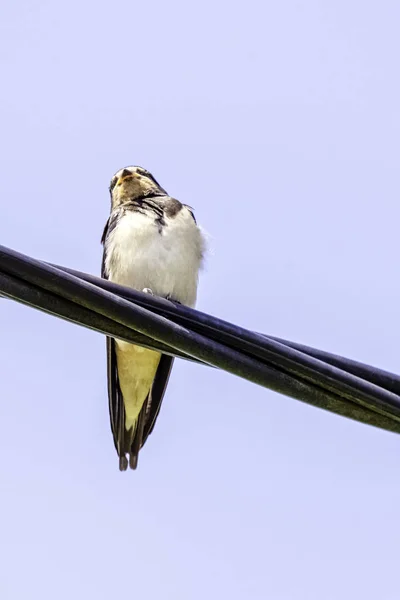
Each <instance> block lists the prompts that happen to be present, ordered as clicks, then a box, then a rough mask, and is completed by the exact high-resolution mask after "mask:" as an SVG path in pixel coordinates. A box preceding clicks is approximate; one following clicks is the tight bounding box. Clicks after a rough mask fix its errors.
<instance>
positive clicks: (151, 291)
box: [142, 288, 154, 296]
mask: <svg viewBox="0 0 400 600" xmlns="http://www.w3.org/2000/svg"><path fill="white" fill-rule="evenodd" d="M142 292H143V293H144V294H150V296H154V294H153V290H151V289H150V288H143V289H142Z"/></svg>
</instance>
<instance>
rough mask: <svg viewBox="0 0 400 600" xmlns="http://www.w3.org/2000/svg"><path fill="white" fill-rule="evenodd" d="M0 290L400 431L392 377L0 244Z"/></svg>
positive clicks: (399, 386) (397, 386) (398, 389)
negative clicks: (46, 261) (35, 257)
mask: <svg viewBox="0 0 400 600" xmlns="http://www.w3.org/2000/svg"><path fill="white" fill-rule="evenodd" d="M0 292H1V293H2V294H3V295H4V296H6V297H8V298H12V299H14V300H16V301H18V302H22V303H23V304H27V305H29V306H32V307H34V308H37V309H39V310H42V311H44V312H47V313H50V314H52V315H55V316H58V317H61V318H63V319H66V320H68V321H71V322H74V323H77V324H79V325H82V326H84V327H88V328H90V329H92V330H95V331H98V332H100V333H103V334H106V335H110V336H113V337H118V338H121V339H124V340H126V341H129V342H134V343H137V344H139V345H142V346H145V347H147V348H152V349H155V350H160V351H162V352H163V353H166V354H170V355H172V356H178V357H180V358H184V359H187V360H194V361H197V362H200V363H203V364H206V365H209V366H213V367H217V368H220V369H223V370H225V371H227V372H229V373H232V374H235V375H238V376H240V377H243V378H245V379H248V380H249V381H252V382H253V383H257V384H259V385H262V386H264V387H266V388H269V389H271V390H273V391H276V392H278V393H281V394H285V395H287V396H290V397H292V398H296V399H298V400H301V401H303V402H306V403H308V404H311V405H313V406H318V407H320V408H324V409H326V410H329V411H331V412H334V413H337V414H339V415H342V416H346V417H349V418H352V419H355V420H358V421H361V422H363V423H368V424H370V425H374V426H377V427H380V428H382V429H386V430H389V431H393V432H396V433H400V377H399V376H397V375H394V374H392V373H388V372H386V371H383V370H380V369H376V368H374V367H370V366H367V365H363V364H361V363H358V362H356V361H351V360H349V359H345V358H342V357H339V356H336V355H332V354H329V353H327V352H323V351H319V350H315V349H313V348H309V347H307V346H302V345H300V344H295V343H293V342H288V341H286V340H282V339H279V338H275V337H271V336H267V335H263V334H259V333H255V332H252V331H248V330H246V329H243V328H241V327H238V326H236V325H233V324H231V323H228V322H226V321H223V320H221V319H218V318H216V317H212V316H210V315H208V314H205V313H201V312H199V311H196V310H194V309H190V308H188V307H185V306H182V305H178V304H174V303H173V302H170V301H168V300H165V299H162V298H157V297H154V296H151V295H149V294H144V293H142V292H138V291H136V290H132V289H130V288H125V287H122V286H119V285H117V284H115V283H112V282H109V281H107V280H104V279H101V278H99V277H95V276H93V275H88V274H85V273H80V272H79V271H74V270H72V269H67V268H64V267H58V266H55V265H51V264H48V263H44V262H41V261H38V260H35V259H33V258H31V257H28V256H25V255H23V254H20V253H18V252H15V251H13V250H10V249H9V248H5V247H3V246H0Z"/></svg>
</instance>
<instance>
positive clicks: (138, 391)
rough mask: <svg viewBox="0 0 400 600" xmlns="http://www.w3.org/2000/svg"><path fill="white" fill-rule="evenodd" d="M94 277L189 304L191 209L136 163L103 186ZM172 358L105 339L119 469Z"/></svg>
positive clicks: (198, 255)
mask: <svg viewBox="0 0 400 600" xmlns="http://www.w3.org/2000/svg"><path fill="white" fill-rule="evenodd" d="M109 191H110V197H111V212H110V216H109V218H108V220H107V223H106V226H105V228H104V232H103V236H102V238H101V243H102V244H103V261H102V268H101V276H102V277H103V278H105V279H108V280H109V281H113V282H115V283H119V284H120V285H124V286H127V287H131V288H133V289H135V290H139V291H144V292H147V293H151V294H153V295H155V296H160V297H162V298H167V299H170V300H172V301H174V302H178V303H180V304H185V305H187V306H190V307H194V306H195V303H196V296H197V285H198V276H199V271H200V268H201V266H202V262H203V256H204V249H205V243H204V237H203V234H202V232H201V229H200V228H199V227H198V225H197V223H196V219H195V217H194V214H193V209H192V208H191V207H189V206H187V205H186V204H182V203H181V202H179V200H176V199H175V198H171V197H170V196H169V195H168V194H167V192H166V191H165V189H163V188H162V187H161V186H160V185H159V184H158V183H157V181H156V180H155V179H154V177H153V175H151V173H149V172H148V171H146V169H143V168H142V167H137V166H136V167H125V168H123V169H120V170H119V171H118V172H117V173H116V174H115V175H114V176H113V178H112V179H111V183H110V188H109ZM173 360H174V359H173V358H172V357H171V356H167V355H165V354H164V355H163V354H160V353H159V352H155V351H153V350H149V349H147V348H143V347H140V346H136V345H134V344H130V343H128V342H125V341H122V340H119V339H115V338H112V337H107V378H108V401H109V412H110V422H111V431H112V434H113V437H114V444H115V448H116V451H117V453H118V456H119V468H120V471H126V470H127V468H128V464H129V466H130V468H131V469H136V467H137V464H138V455H139V451H140V449H141V448H142V447H143V445H144V444H145V442H146V440H147V438H148V436H149V435H150V433H151V432H152V430H153V428H154V425H155V422H156V420H157V417H158V414H159V411H160V406H161V402H162V400H163V397H164V393H165V389H166V387H167V384H168V379H169V376H170V372H171V368H172V364H173Z"/></svg>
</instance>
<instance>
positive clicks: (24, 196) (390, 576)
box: [0, 0, 400, 600]
mask: <svg viewBox="0 0 400 600" xmlns="http://www.w3.org/2000/svg"><path fill="white" fill-rule="evenodd" d="M399 19H400V5H399V3H398V2H396V1H395V0H392V1H390V0H387V1H386V0H383V1H382V2H379V3H378V2H372V1H370V0H367V1H365V0H364V1H361V0H350V1H349V0H335V1H334V2H333V1H331V2H327V1H326V0H320V1H313V0H308V1H299V0H297V1H296V0H283V1H280V2H271V1H268V2H263V1H261V0H259V1H257V2H254V1H249V2H245V3H242V2H240V3H239V2H235V1H233V2H232V1H229V2H228V1H220V2H211V1H210V0H204V1H203V2H201V3H200V2H198V3H196V4H194V3H191V2H184V1H183V0H181V1H178V0H171V1H169V2H163V1H162V0H153V1H152V0H147V1H146V2H140V3H139V2H134V1H132V0H130V1H128V0H126V1H117V2H115V3H111V2H94V1H90V0H89V1H88V2H76V1H75V0H72V1H70V2H52V1H50V0H47V1H46V0H29V1H28V0H25V1H22V0H13V1H11V0H5V1H4V2H3V3H2V7H1V15H0V46H1V72H2V76H1V80H2V93H1V99H0V103H1V111H0V121H1V136H0V177H1V201H2V207H3V208H2V211H1V219H0V233H1V243H2V244H4V245H7V246H11V247H12V248H14V249H16V250H19V251H21V252H24V253H27V254H30V255H32V256H34V257H37V258H41V259H44V260H48V261H52V262H55V263H60V264H64V265H68V266H70V267H75V268H78V269H80V270H83V271H88V272H91V273H99V271H100V263H101V253H102V249H101V246H100V236H101V233H102V229H103V226H104V223H105V221H106V218H107V216H108V212H109V197H108V184H109V180H110V178H111V176H112V175H113V173H114V172H115V171H116V170H118V169H119V168H121V167H122V166H125V165H130V164H139V165H142V166H144V167H146V168H147V169H149V170H150V171H151V172H153V174H154V175H155V177H156V178H157V179H158V180H159V181H160V183H161V184H162V185H163V186H164V187H165V188H166V189H167V190H168V192H169V193H170V194H172V195H174V196H175V197H177V198H179V199H180V200H182V201H183V202H186V203H188V204H190V205H191V206H193V207H194V208H195V213H196V216H197V219H198V221H199V223H200V224H201V225H202V226H203V227H204V229H205V230H206V231H207V232H209V234H210V237H211V240H210V246H211V251H210V252H209V255H208V259H207V263H206V267H205V270H204V272H203V275H202V277H201V280H200V292H199V300H198V307H199V308H200V309H201V310H203V311H206V312H210V313H212V314H215V315H218V316H219V317H221V318H224V319H226V320H230V321H233V322H235V323H237V324H240V325H242V326H245V327H248V328H250V329H256V330H258V331H263V332H265V333H269V334H273V335H277V336H281V337H284V338H287V339H290V340H293V341H298V342H302V343H305V344H308V345H311V346H314V347H318V348H322V349H324V350H327V351H331V352H335V353H338V354H341V355H343V356H348V357H350V358H354V359H357V360H360V361H363V362H366V363H369V364H372V365H376V366H379V367H382V368H385V369H388V370H392V371H394V372H397V373H398V372H399V371H400V363H399V339H400V320H399V306H400V283H399V268H398V256H399V218H400V211H399V191H400V184H399V166H398V165H399V157H400V152H399V146H400V141H399V140H400V117H399V106H400V84H399V53H400V38H399ZM0 331H1V339H2V343H1V346H0V361H1V379H0V396H1V402H0V472H1V483H0V489H1V494H0V506H1V513H0V514H1V523H0V564H1V575H0V596H1V598H2V600H3V599H4V600H20V599H24V600H25V599H27V598H28V599H30V598H33V599H36V598H37V599H40V600H47V599H49V600H50V599H51V600H53V599H54V598H57V600H70V598H75V599H77V600H81V599H85V600H87V599H88V598H96V599H98V600H103V599H109V598H113V599H114V600H115V599H118V598H121V599H122V598H123V599H124V600H126V599H127V598H150V599H153V598H154V599H158V598H163V599H164V598H165V599H171V600H181V599H182V600H187V599H190V600H192V599H193V600H203V599H204V598H210V599H214V598H215V599H220V598H232V599H234V600H236V599H242V598H251V599H255V600H258V599H260V600H261V599H262V600H264V599H265V598H273V599H274V600H320V599H321V598H323V599H324V600H337V598H344V599H346V600H347V599H353V598H363V600H369V599H376V598H379V599H380V600H392V599H393V600H395V599H396V600H397V599H398V598H399V584H398V581H399V577H398V567H399V559H400V548H399V539H400V520H399V506H400V437H399V436H396V435H393V434H390V433H387V432H383V431H380V430H375V429H373V428H370V427H367V426H364V425H361V424H359V423H354V422H352V421H349V420H346V419H343V418H340V417H337V416H335V415H332V414H330V413H327V412H324V411H321V410H318V409H315V408H312V407H309V406H307V405H303V404H301V403H300V402H297V401H295V400H292V399H289V398H286V397H284V396H279V395H277V394H275V393H272V392H269V391H267V390H264V389H262V388H259V387H257V386H255V385H253V384H251V383H248V382H246V381H243V380H240V379H238V378H236V377H233V376H231V375H229V374H226V373H224V372H219V371H216V370H213V369H208V368H206V367H199V366H196V365H191V364H188V363H184V362H181V361H177V362H176V364H175V367H174V370H173V374H172V377H171V380H170V385H169V388H168V392H167V394H166V397H165V400H164V404H163V408H162V411H161V415H160V417H159V420H158V422H157V426H156V429H155V432H154V433H153V435H152V436H151V437H150V438H149V440H148V443H147V444H146V446H145V448H144V449H143V451H142V453H141V455H140V461H139V469H138V471H137V472H135V473H134V472H127V473H122V474H121V473H120V472H119V471H118V460H117V456H116V454H115V451H114V447H113V442H112V436H111V432H110V428H109V417H108V407H107V391H106V361H105V341H104V339H103V337H102V336H101V335H99V334H96V333H93V332H90V331H88V330H84V329H82V328H79V327H77V326H74V325H71V324H68V323H65V322H62V321H61V320H57V319H55V318H52V317H49V316H47V315H44V314H42V313H39V312H37V311H34V310H32V309H29V308H26V307H23V306H21V305H18V304H16V303H13V302H11V301H10V302H9V301H2V303H1V311H0Z"/></svg>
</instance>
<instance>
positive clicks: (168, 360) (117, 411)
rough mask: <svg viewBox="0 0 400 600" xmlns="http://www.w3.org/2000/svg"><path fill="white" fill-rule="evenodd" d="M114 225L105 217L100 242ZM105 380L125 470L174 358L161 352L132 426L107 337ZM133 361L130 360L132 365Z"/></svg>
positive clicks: (151, 419)
mask: <svg viewBox="0 0 400 600" xmlns="http://www.w3.org/2000/svg"><path fill="white" fill-rule="evenodd" d="M114 226H115V223H113V221H112V216H110V219H109V220H108V221H107V224H106V226H105V229H104V233H103V236H102V243H103V244H104V243H105V240H106V238H107V235H108V233H109V231H110V228H111V229H112V228H113V227H114ZM101 276H102V277H103V278H104V279H108V274H107V271H106V265H105V250H104V251H103V261H102V268H101ZM106 343H107V380H108V407H109V413H110V424H111V431H112V434H113V438H114V445H115V448H116V451H117V453H118V456H119V459H120V460H119V467H120V470H121V471H125V470H126V469H127V467H128V461H127V459H126V454H129V456H130V459H129V464H130V466H131V468H133V469H135V468H136V466H137V461H138V454H139V450H140V449H141V448H142V447H143V446H144V444H145V442H146V440H147V438H148V436H149V435H150V433H151V432H152V431H153V428H154V425H155V422H156V420H157V417H158V414H159V412H160V407H161V403H162V400H163V397H164V394H165V390H166V387H167V384H168V380H169V376H170V373H171V369H172V365H173V362H174V359H173V357H172V356H167V355H165V354H162V355H161V358H160V362H159V364H158V367H157V371H156V374H155V377H154V381H153V383H152V386H151V388H150V391H149V393H148V395H147V397H146V400H145V402H144V404H143V406H142V409H141V411H140V413H139V416H138V419H137V421H136V423H135V426H134V427H133V428H132V429H130V430H129V431H127V430H126V428H125V407H124V400H123V396H122V392H121V387H120V384H119V380H118V368H117V356H116V351H115V340H114V339H113V338H111V337H107V341H106ZM134 368H135V365H134V364H132V369H134Z"/></svg>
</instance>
